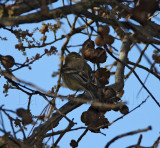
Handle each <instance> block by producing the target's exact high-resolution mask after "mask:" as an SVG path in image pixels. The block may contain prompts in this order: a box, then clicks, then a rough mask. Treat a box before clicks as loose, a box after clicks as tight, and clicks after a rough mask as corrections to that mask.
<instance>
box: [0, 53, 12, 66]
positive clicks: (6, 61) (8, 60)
mask: <svg viewBox="0 0 160 148" xmlns="http://www.w3.org/2000/svg"><path fill="white" fill-rule="evenodd" d="M1 63H2V65H3V66H4V67H5V68H11V67H13V66H14V63H15V60H14V58H13V57H12V56H10V55H7V56H1Z"/></svg>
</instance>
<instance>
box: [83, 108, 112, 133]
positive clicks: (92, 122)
mask: <svg viewBox="0 0 160 148" xmlns="http://www.w3.org/2000/svg"><path fill="white" fill-rule="evenodd" d="M81 121H82V122H83V123H84V124H85V125H86V126H88V128H89V129H90V131H92V132H95V133H97V132H100V128H98V127H100V126H103V128H108V124H109V121H108V119H107V118H105V116H104V114H103V113H102V112H99V111H97V110H95V109H94V108H93V107H92V106H91V107H90V108H89V109H88V110H87V111H85V112H83V113H82V115H81ZM96 128H98V129H96Z"/></svg>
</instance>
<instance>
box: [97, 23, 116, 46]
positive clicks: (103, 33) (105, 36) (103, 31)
mask: <svg viewBox="0 0 160 148" xmlns="http://www.w3.org/2000/svg"><path fill="white" fill-rule="evenodd" d="M109 31H110V29H109V27H108V25H100V26H99V27H98V34H99V35H98V36H97V37H96V39H95V44H96V45H97V46H104V45H106V44H109V45H111V44H113V42H114V37H113V36H111V35H109Z"/></svg>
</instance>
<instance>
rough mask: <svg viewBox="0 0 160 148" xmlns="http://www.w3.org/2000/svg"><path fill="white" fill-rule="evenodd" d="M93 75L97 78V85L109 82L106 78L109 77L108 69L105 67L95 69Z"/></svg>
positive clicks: (101, 85) (100, 85)
mask: <svg viewBox="0 0 160 148" xmlns="http://www.w3.org/2000/svg"><path fill="white" fill-rule="evenodd" d="M95 77H96V79H97V80H98V86H99V87H104V86H105V85H106V84H108V83H109V82H108V79H109V77H110V71H108V70H107V69H106V68H99V69H97V70H96V71H95Z"/></svg>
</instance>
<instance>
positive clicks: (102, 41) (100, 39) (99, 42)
mask: <svg viewBox="0 0 160 148" xmlns="http://www.w3.org/2000/svg"><path fill="white" fill-rule="evenodd" d="M95 44H96V45H97V46H104V45H106V42H105V39H104V37H102V36H97V37H96V39H95Z"/></svg>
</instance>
